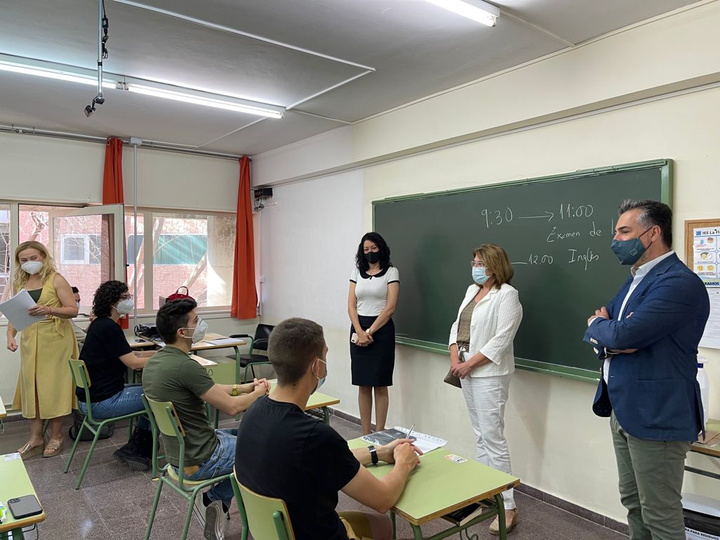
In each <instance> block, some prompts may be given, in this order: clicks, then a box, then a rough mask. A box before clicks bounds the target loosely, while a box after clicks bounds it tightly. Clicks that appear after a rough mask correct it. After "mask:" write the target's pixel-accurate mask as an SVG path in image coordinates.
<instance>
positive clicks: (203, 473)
mask: <svg viewBox="0 0 720 540" xmlns="http://www.w3.org/2000/svg"><path fill="white" fill-rule="evenodd" d="M196 307H197V304H196V303H195V300H192V299H183V300H175V301H172V302H167V303H165V304H163V306H162V307H161V308H160V310H159V311H158V314H157V320H156V325H157V330H158V333H159V334H160V336H161V337H162V338H163V341H164V342H165V344H166V346H165V347H164V348H163V349H162V350H160V351H158V352H157V353H156V354H155V356H153V357H152V358H151V359H150V360H149V361H148V363H147V365H146V366H145V371H144V372H143V389H144V390H145V395H146V396H147V397H148V398H150V399H153V400H156V401H171V402H172V403H173V404H174V406H175V410H176V411H177V414H178V417H179V418H180V422H181V423H182V425H183V428H184V429H185V474H186V478H187V479H188V480H204V479H206V478H212V477H214V476H220V475H223V474H228V473H231V472H232V470H233V464H234V460H233V457H234V453H235V434H236V432H237V430H235V429H232V430H214V429H213V428H212V426H211V425H210V422H209V421H208V418H207V415H206V414H205V403H206V402H207V403H209V404H210V405H212V406H213V407H215V408H216V409H218V410H219V411H222V412H224V413H226V414H229V415H233V416H234V415H236V414H238V413H240V412H242V411H244V410H245V409H247V408H248V407H249V406H250V405H251V404H252V403H253V402H254V401H255V400H256V399H257V398H259V397H260V396H263V395H265V394H266V393H267V392H268V390H269V389H270V385H269V384H268V382H267V381H266V380H265V379H261V380H257V379H256V380H255V381H254V382H252V383H248V384H215V382H214V381H213V380H212V378H211V377H210V375H208V373H207V370H206V369H205V368H204V367H202V366H201V365H200V364H198V363H197V362H195V360H193V359H191V358H190V357H189V355H188V354H189V352H190V349H191V347H192V344H193V343H196V342H198V341H202V339H203V337H205V331H206V330H207V324H206V323H205V321H203V320H202V319H201V318H200V317H198V315H197V313H196V312H195V308H196ZM163 442H164V444H165V454H166V458H167V460H168V462H169V463H170V464H171V465H172V466H173V467H178V464H179V454H178V453H179V447H178V444H177V441H176V440H174V439H172V438H163ZM232 498H233V490H232V485H231V484H230V482H229V481H225V482H220V483H219V484H217V485H215V486H214V487H212V488H210V489H209V490H208V491H206V492H205V493H203V495H202V497H200V496H199V495H198V497H197V498H196V499H195V516H196V517H197V518H198V521H200V524H201V525H202V527H203V528H204V534H205V538H206V539H215V538H217V539H223V538H224V537H225V526H226V524H227V520H228V519H230V517H229V515H228V510H229V508H230V503H231V502H232Z"/></svg>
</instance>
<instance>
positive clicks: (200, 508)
mask: <svg viewBox="0 0 720 540" xmlns="http://www.w3.org/2000/svg"><path fill="white" fill-rule="evenodd" d="M206 510H207V507H206V506H205V505H204V504H203V494H202V493H198V494H197V496H196V497H195V501H194V502H193V515H194V516H195V519H197V520H198V523H199V524H200V527H201V528H203V529H204V528H205V511H206Z"/></svg>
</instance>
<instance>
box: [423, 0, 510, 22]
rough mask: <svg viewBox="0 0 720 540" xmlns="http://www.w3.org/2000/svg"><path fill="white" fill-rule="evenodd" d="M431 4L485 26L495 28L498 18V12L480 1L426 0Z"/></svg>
mask: <svg viewBox="0 0 720 540" xmlns="http://www.w3.org/2000/svg"><path fill="white" fill-rule="evenodd" d="M427 1H428V2H430V3H431V4H435V5H436V6H439V7H441V8H443V9H447V10H448V11H452V12H453V13H457V14H458V15H462V16H463V17H467V18H468V19H471V20H473V21H475V22H479V23H481V24H484V25H485V26H495V23H496V22H497V20H498V17H500V10H499V9H498V8H497V7H495V6H493V5H492V4H488V3H487V2H483V1H482V0H465V1H462V0H427Z"/></svg>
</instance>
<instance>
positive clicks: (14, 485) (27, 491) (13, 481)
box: [0, 453, 45, 540]
mask: <svg viewBox="0 0 720 540" xmlns="http://www.w3.org/2000/svg"><path fill="white" fill-rule="evenodd" d="M23 495H35V496H37V495H36V493H35V488H34V487H33V485H32V482H30V478H29V477H28V474H27V471H26V470H25V464H24V463H23V461H22V459H20V454H18V453H12V454H5V455H0V501H2V502H3V504H4V505H5V508H6V517H5V521H3V522H2V523H0V540H5V539H6V538H8V536H9V535H8V533H10V532H12V534H13V540H15V539H20V540H22V538H23V532H22V529H23V527H27V526H28V525H34V524H35V523H40V522H41V521H44V520H45V512H44V511H43V512H41V513H40V514H38V515H36V516H30V517H26V518H23V519H15V518H14V517H13V515H12V512H10V508H9V506H8V499H12V498H13V497H21V496H23Z"/></svg>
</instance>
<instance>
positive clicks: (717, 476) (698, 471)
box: [685, 465, 720, 480]
mask: <svg viewBox="0 0 720 540" xmlns="http://www.w3.org/2000/svg"><path fill="white" fill-rule="evenodd" d="M685 470H686V471H687V472H691V473H695V474H700V475H702V476H707V477H709V478H714V479H715V480H720V474H717V473H714V472H710V471H705V470H703V469H697V468H695V467H688V466H687V465H686V466H685Z"/></svg>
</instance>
